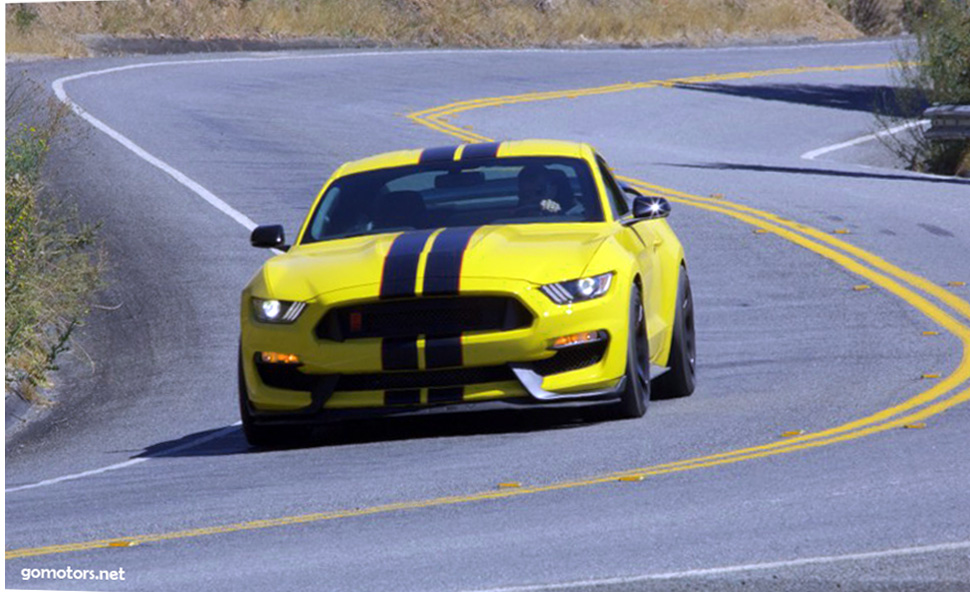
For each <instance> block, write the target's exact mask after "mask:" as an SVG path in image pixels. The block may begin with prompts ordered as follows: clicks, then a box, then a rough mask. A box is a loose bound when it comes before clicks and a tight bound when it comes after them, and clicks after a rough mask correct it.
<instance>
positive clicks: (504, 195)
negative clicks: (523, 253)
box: [301, 157, 603, 244]
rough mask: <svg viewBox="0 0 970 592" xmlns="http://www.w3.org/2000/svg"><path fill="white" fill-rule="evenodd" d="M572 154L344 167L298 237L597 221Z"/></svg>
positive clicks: (584, 174) (591, 190) (585, 172)
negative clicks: (362, 169)
mask: <svg viewBox="0 0 970 592" xmlns="http://www.w3.org/2000/svg"><path fill="white" fill-rule="evenodd" d="M602 221H603V210H602V207H601V206H600V200H599V197H598V194H597V192H596V186H595V185H594V184H593V178H592V176H591V174H590V170H589V166H588V165H587V164H586V162H585V161H583V160H580V159H578V158H548V157H542V158H538V157H528V158H487V159H475V160H471V161H467V162H461V161H453V162H442V163H428V164H417V165H413V166H405V167H396V168H388V169H380V170H375V171H369V172H366V173H359V174H355V175H347V176H346V177H341V178H339V179H337V180H336V181H334V183H333V184H331V185H330V187H328V188H327V191H326V193H325V194H324V196H323V199H321V200H320V203H319V205H318V206H317V209H316V210H315V211H314V212H313V215H312V217H311V220H310V225H309V227H308V228H307V231H306V233H305V234H304V236H303V239H302V241H301V242H302V243H303V244H306V243H313V242H318V241H323V240H330V239H337V238H347V237H350V236H360V235H365V234H379V233H384V232H397V231H402V230H417V229H426V228H442V227H447V226H480V225H484V224H531V223H548V222H602Z"/></svg>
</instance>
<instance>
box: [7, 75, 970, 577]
mask: <svg viewBox="0 0 970 592" xmlns="http://www.w3.org/2000/svg"><path fill="white" fill-rule="evenodd" d="M896 65H897V63H887V64H868V65H860V66H835V67H813V68H785V69H775V70H762V71H757V72H736V73H730V74H712V75H707V76H695V77H689V78H673V79H669V80H662V81H661V80H653V81H649V82H641V83H633V82H627V83H623V84H616V85H611V86H603V87H594V88H584V89H575V90H565V91H554V92H540V93H528V94H522V95H509V96H503V97H492V98H486V99H475V100H469V101H461V102H457V103H450V104H448V105H442V106H440V107H435V108H432V109H426V110H424V111H418V112H415V113H411V114H410V115H408V118H410V119H411V120H412V121H414V122H416V123H418V124H421V125H423V126H426V127H428V128H431V129H434V130H437V131H440V132H442V133H445V134H448V135H450V136H452V137H455V138H458V139H459V140H462V141H466V142H490V141H493V140H492V139H491V138H487V137H485V136H483V135H481V134H477V133H473V132H471V131H469V130H466V129H463V128H460V127H458V126H456V125H454V124H452V123H451V122H449V121H447V120H448V119H449V118H452V117H454V116H455V115H457V114H459V113H462V112H466V111H470V110H472V109H482V108H487V107H497V106H502V105H512V104H518V103H527V102H536V101H547V100H556V99H567V98H578V97H586V96H593V95H599V94H607V93H615V92H627V91H633V90H642V89H648V88H669V87H675V86H681V85H689V84H696V83H702V82H714V81H727V80H741V79H746V78H756V77H762V76H780V75H790V74H806V73H812V72H834V71H848V70H867V69H875V68H887V67H893V66H896ZM621 179H622V180H623V181H625V182H627V183H629V184H631V185H633V186H635V187H638V188H640V189H642V190H645V191H649V192H651V193H660V194H662V195H665V196H666V197H668V198H669V199H671V200H672V201H676V202H678V203H682V204H685V205H689V206H692V207H695V208H699V209H703V210H707V211H710V212H715V213H718V214H722V215H725V216H729V217H731V218H734V219H736V220H739V221H741V222H744V223H746V224H750V225H752V226H754V227H755V228H756V229H758V230H759V231H761V232H764V233H771V234H774V235H776V236H778V237H780V238H782V239H785V240H787V241H790V242H792V243H794V244H796V245H798V246H800V247H803V248H805V249H808V250H810V251H812V252H814V253H816V254H818V255H820V256H821V257H823V258H825V259H827V260H829V261H831V262H833V263H835V264H837V265H840V266H841V267H843V268H845V269H847V270H848V271H850V272H852V273H854V274H856V275H859V276H861V277H863V278H865V279H867V280H869V281H870V282H872V283H873V284H874V285H876V286H879V287H881V288H883V289H885V290H886V291H887V292H890V293H892V294H894V295H896V296H897V297H899V298H900V299H902V300H903V301H905V302H906V303H908V304H910V305H911V306H913V307H914V308H915V309H916V310H918V311H920V312H921V313H922V314H923V315H925V316H926V317H927V318H928V319H930V320H931V321H933V322H934V323H935V324H937V325H939V326H940V327H942V328H944V329H946V330H947V331H949V332H950V333H952V334H953V335H954V336H956V337H957V338H958V339H959V340H960V342H961V344H962V349H963V355H962V357H961V359H960V363H959V365H958V366H957V367H956V368H955V369H954V370H953V372H951V373H950V374H949V375H947V376H946V377H944V378H942V379H941V380H939V381H938V382H935V383H934V385H933V386H932V387H931V388H929V389H927V390H925V391H923V392H921V393H919V394H918V395H916V396H914V397H912V398H909V399H907V400H905V401H902V402H900V403H898V404H896V405H893V406H891V407H888V408H886V409H883V410H881V411H879V412H877V413H874V414H872V415H869V416H866V417H863V418H860V419H856V420H854V421H850V422H847V423H844V424H841V425H838V426H835V427H832V428H829V429H825V430H821V431H817V432H812V433H807V434H802V435H799V436H796V437H793V438H788V439H785V440H780V441H776V442H770V443H767V444H762V445H759V446H751V447H747V448H740V449H737V450H731V451H727V452H721V453H717V454H711V455H706V456H700V457H695V458H689V459H684V460H679V461H675V462H669V463H663V464H658V465H651V466H647V467H640V468H633V469H628V470H624V471H618V472H613V473H609V474H606V475H601V476H597V477H590V478H586V479H577V480H570V481H562V482H557V483H551V484H547V485H538V486H532V487H517V488H507V489H498V490H495V491H485V492H480V493H474V494H468V495H455V496H447V497H438V498H432V499H426V500H415V501H408V502H400V503H392V504H384V505H379V506H372V507H368V508H360V509H354V510H344V511H332V512H319V513H312V514H302V515H297V516H285V517H280V518H271V519H266V520H252V521H246V522H238V523H233V524H223V525H217V526H210V527H203V528H192V529H186V530H178V531H172V532H163V533H156V534H143V535H135V536H127V537H117V538H108V539H101V540H92V541H84V542H78V543H68V544H62V545H48V546H42V547H33V548H21V549H13V550H9V551H7V552H6V558H7V559H15V558H23V557H34V556H39V555H51V554H56V553H68V552H74V551H85V550H92V549H100V548H108V547H127V546H133V545H139V544H145V543H153V542H162V541H169V540H175V539H184V538H192V537H200V536H208V535H215V534H226V533H231V532H241V531H250V530H258V529H264V528H275V527H280V526H289V525H295V524H306V523H311V522H321V521H324V520H336V519H340V518H352V517H360V516H370V515H375V514H382V513H387V512H398V511H403V510H416V509H420V508H430V507H437V506H446V505H454V504H464V503H471V502H479V501H485V500H495V499H504V498H512V497H518V496H523V495H533V494H537V493H545V492H550V491H559V490H564V489H571V488H577V487H587V486H591V485H597V484H602V483H609V482H615V481H617V480H619V479H624V478H630V477H631V476H634V477H638V478H639V477H648V476H654V475H663V474H668V473H675V472H680V471H690V470H695V469H701V468H705V467H712V466H717V465H724V464H729V463H736V462H742V461H747V460H752V459H757V458H764V457H768V456H774V455H779V454H787V453H791V452H796V451H799V450H805V449H809V448H817V447H820V446H828V445H830V444H835V443H837V442H845V441H849V440H854V439H857V438H862V437H864V436H868V435H871V434H875V433H879V432H883V431H886V430H890V429H894V428H898V427H901V426H904V425H907V424H910V423H915V422H919V421H922V420H925V419H927V418H929V417H932V416H934V415H936V414H938V413H941V412H943V411H945V410H946V409H948V408H950V407H953V406H955V405H958V404H960V403H963V402H965V401H967V400H968V399H970V388H965V389H964V390H962V391H959V392H954V391H956V389H957V388H958V387H959V386H960V385H962V384H963V383H965V382H966V381H967V380H968V379H970V326H968V325H967V324H966V319H970V304H968V303H967V302H966V301H964V300H962V299H960V298H958V297H957V296H955V295H954V294H952V293H951V292H949V291H947V290H945V289H943V288H942V287H940V286H938V285H936V284H934V283H933V282H930V281H929V280H927V279H925V278H922V277H920V276H918V275H916V274H913V273H910V272H908V271H905V270H903V269H901V268H899V267H897V266H895V265H893V264H891V263H889V262H887V261H885V260H883V259H882V258H880V257H878V256H876V255H873V254H871V253H869V252H867V251H865V250H863V249H860V248H859V247H856V246H854V245H852V244H849V243H847V242H845V241H843V240H840V239H837V238H835V237H833V236H830V235H829V234H828V233H825V232H822V231H820V230H817V229H815V228H812V227H810V226H807V225H804V224H799V223H796V222H792V221H790V220H786V219H784V218H781V217H779V216H777V215H774V214H771V213H769V212H766V211H763V210H758V209H755V208H751V207H748V206H744V205H742V204H737V203H733V202H730V201H727V200H724V199H713V198H707V197H702V196H698V195H692V194H689V193H685V192H682V191H677V190H675V189H671V188H667V187H662V186H659V185H655V184H652V183H649V182H647V181H642V180H638V179H634V178H630V177H621ZM927 296H929V297H932V298H935V299H937V300H938V301H939V302H940V303H941V304H942V305H945V307H947V308H949V309H950V310H951V311H952V312H953V313H956V315H954V314H952V313H951V312H947V311H946V310H944V308H943V307H942V306H939V305H938V304H936V303H934V302H933V301H931V300H930V299H928V298H927ZM960 317H963V318H960Z"/></svg>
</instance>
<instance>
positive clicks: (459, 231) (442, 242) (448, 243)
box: [422, 226, 481, 296]
mask: <svg viewBox="0 0 970 592" xmlns="http://www.w3.org/2000/svg"><path fill="white" fill-rule="evenodd" d="M479 228H481V227H480V226H467V227H459V228H446V229H444V230H442V231H441V234H439V235H438V236H437V237H435V239H434V244H433V245H431V251H430V252H429V253H428V260H427V263H426V264H425V267H424V288H423V290H422V294H423V295H424V296H454V295H456V294H458V288H459V285H460V284H461V265H462V260H463V259H464V258H465V249H467V248H468V242H469V241H470V240H471V238H472V235H473V234H475V231H476V230H478V229H479Z"/></svg>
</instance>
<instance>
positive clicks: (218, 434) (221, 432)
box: [4, 421, 242, 493]
mask: <svg viewBox="0 0 970 592" xmlns="http://www.w3.org/2000/svg"><path fill="white" fill-rule="evenodd" d="M241 424H242V422H241V421H237V422H236V423H234V424H232V425H229V426H226V427H224V428H222V429H221V430H218V431H215V432H213V433H211V434H208V435H205V436H202V437H199V438H196V439H194V440H189V441H188V442H184V443H182V444H179V445H178V446H176V447H174V448H169V449H168V450H163V451H161V452H157V453H155V454H153V455H151V456H140V457H138V458H132V459H130V460H126V461H124V462H120V463H117V464H113V465H108V466H106V467H101V468H100V469H91V470H90V471H84V472H82V473H74V474H73V475H64V476H63V477H55V478H53V479H45V480H44V481H38V482H37V483H29V484H27V485H18V486H16V487H8V488H7V489H5V490H4V493H13V492H15V491H24V490H25V489H36V488H38V487H46V486H48V485H54V484H56V483H63V482H64V481H74V480H75V479H83V478H84V477H91V476H92V475H100V474H101V473H107V472H108V471H117V470H118V469H123V468H125V467H130V466H132V465H137V464H139V463H143V462H145V461H147V460H151V459H153V458H156V457H159V456H164V455H166V454H172V453H175V452H180V451H182V450H186V449H188V448H193V447H195V446H198V445H200V444H205V443H206V442H210V441H212V440H216V439H218V438H221V437H223V436H225V435H226V434H228V433H229V432H233V431H235V430H236V428H238V427H239V426H240V425H241Z"/></svg>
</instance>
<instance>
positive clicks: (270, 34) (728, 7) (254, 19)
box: [6, 0, 858, 56]
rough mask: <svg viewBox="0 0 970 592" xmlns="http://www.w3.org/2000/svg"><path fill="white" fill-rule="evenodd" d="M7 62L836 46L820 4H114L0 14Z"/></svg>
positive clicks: (512, 0)
mask: <svg viewBox="0 0 970 592" xmlns="http://www.w3.org/2000/svg"><path fill="white" fill-rule="evenodd" d="M6 19H7V21H6V22H7V47H6V50H7V53H8V54H10V53H28V54H48V55H56V56H83V55H87V54H88V50H87V49H86V46H85V43H84V41H85V38H84V36H85V35H107V36H113V37H137V38H152V39H162V38H164V39H172V38H176V39H186V40H216V39H243V38H244V39H271V40H274V39H292V38H305V37H316V38H321V37H322V38H331V39H334V40H337V41H338V42H339V41H340V40H343V41H344V42H346V43H349V44H352V43H354V42H355V41H367V42H370V43H379V44H388V45H418V46H455V47H523V46H547V45H557V46H558V45H576V46H582V45H588V44H591V43H602V44H628V45H641V44H656V43H677V44H685V45H702V44H710V43H726V42H731V41H740V40H744V39H757V40H766V39H771V38H800V37H815V38H818V39H845V38H851V37H856V36H858V32H857V31H856V29H855V28H853V27H852V25H850V24H849V23H848V22H846V20H845V19H844V18H843V17H842V16H840V15H839V14H838V12H837V11H836V10H833V9H832V8H831V7H830V6H829V5H828V4H826V2H825V0H354V1H353V2H347V1H345V0H118V1H115V2H72V3H53V4H48V3H44V4H8V5H7V7H6Z"/></svg>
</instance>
